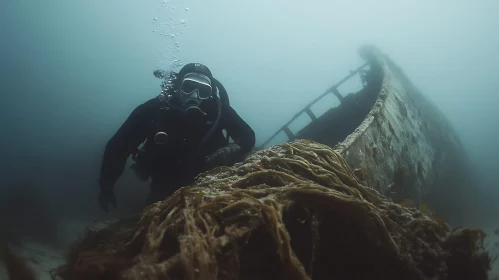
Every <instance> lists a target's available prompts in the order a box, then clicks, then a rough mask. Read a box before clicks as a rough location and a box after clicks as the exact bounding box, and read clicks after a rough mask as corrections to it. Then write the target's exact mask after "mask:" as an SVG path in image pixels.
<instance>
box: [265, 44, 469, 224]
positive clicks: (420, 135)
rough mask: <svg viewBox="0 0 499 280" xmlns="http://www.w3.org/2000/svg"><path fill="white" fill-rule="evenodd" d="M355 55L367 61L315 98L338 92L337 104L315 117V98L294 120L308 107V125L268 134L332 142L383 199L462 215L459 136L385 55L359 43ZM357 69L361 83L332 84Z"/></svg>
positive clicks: (463, 161)
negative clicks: (345, 88) (352, 87)
mask: <svg viewBox="0 0 499 280" xmlns="http://www.w3.org/2000/svg"><path fill="white" fill-rule="evenodd" d="M359 54H360V55H361V57H362V58H363V59H364V60H366V64H365V65H363V66H362V67H360V68H359V69H357V70H355V71H351V73H350V75H349V76H348V77H346V78H345V79H343V80H342V81H340V82H339V83H337V84H336V85H334V86H332V87H331V88H330V89H328V90H327V91H326V92H325V93H324V94H323V95H322V96H320V98H322V97H323V96H325V95H327V94H334V95H336V96H337V97H338V98H339V99H340V101H341V104H340V105H339V106H337V107H335V108H331V109H330V110H328V111H326V112H325V113H324V114H323V115H322V116H320V117H316V116H314V115H313V112H311V111H310V107H311V106H312V105H313V104H314V103H316V102H319V101H320V98H318V99H316V100H314V101H313V102H312V103H310V104H309V105H307V106H306V107H305V108H304V109H303V110H302V111H301V112H299V113H298V114H296V115H295V117H294V118H293V120H295V119H296V118H297V117H298V116H299V115H301V114H303V113H307V114H308V115H309V116H310V117H311V119H312V121H311V122H310V124H308V125H307V126H305V127H304V128H302V129H301V130H299V131H298V132H297V133H293V132H291V131H290V129H289V125H290V124H291V123H292V122H293V120H291V121H290V122H288V123H287V124H286V125H284V126H283V127H282V128H281V129H280V130H279V131H278V132H277V133H276V134H275V135H274V136H273V137H275V136H276V135H277V134H278V133H280V132H284V133H286V134H287V136H288V138H289V140H294V139H309V140H312V141H316V142H319V143H323V144H326V145H328V146H331V147H333V148H334V149H335V150H337V151H338V152H340V154H341V155H342V156H343V157H344V158H345V159H346V161H347V162H348V163H349V164H350V165H351V166H352V167H353V168H356V169H360V171H361V172H359V174H362V177H363V178H362V179H363V180H365V181H366V182H367V184H368V185H370V186H372V187H373V188H375V189H376V190H378V191H379V192H381V193H383V194H384V195H386V196H387V197H388V198H390V199H392V200H394V201H401V200H411V201H413V202H414V203H415V205H421V204H422V203H428V204H430V206H431V207H432V208H434V209H435V210H436V211H437V212H438V213H440V214H441V215H443V216H445V217H446V218H447V219H448V220H454V221H461V220H462V219H463V218H464V217H463V214H464V213H465V212H466V210H464V208H463V205H464V203H465V202H464V197H465V196H467V194H466V192H467V191H468V190H469V183H470V181H469V174H468V173H469V170H470V168H469V166H470V164H469V162H468V159H467V157H466V155H465V154H464V152H463V147H462V145H461V143H460V140H459V138H458V136H457V134H456V133H455V132H454V130H453V128H452V127H451V125H450V123H449V122H448V120H447V119H446V117H445V115H443V113H442V112H441V111H440V110H439V109H438V108H437V107H436V106H435V105H434V104H432V103H431V102H430V101H429V100H428V99H427V98H426V97H425V96H424V95H423V94H422V93H421V92H420V91H419V90H418V89H417V88H416V87H415V86H414V85H413V84H412V83H411V82H410V80H409V79H408V78H407V77H406V76H405V74H404V73H403V71H402V70H401V69H400V68H399V67H398V66H397V65H395V63H393V62H392V61H391V60H390V59H389V58H388V57H387V56H386V55H384V54H382V53H381V52H380V51H379V50H378V49H377V48H375V47H372V46H364V47H362V48H361V49H360V50H359ZM367 67H368V68H369V70H365V69H366V68H367ZM355 74H359V75H362V76H361V80H363V82H364V85H363V88H362V89H361V90H360V91H358V92H356V93H351V94H348V95H346V96H342V95H341V94H340V93H339V92H338V90H337V87H338V86H339V85H340V84H341V83H342V82H344V81H345V80H347V79H350V78H352V77H353V76H354V75H355ZM269 142H270V139H269V141H267V142H266V143H265V144H268V143H269ZM265 144H264V145H265ZM262 148H263V147H262Z"/></svg>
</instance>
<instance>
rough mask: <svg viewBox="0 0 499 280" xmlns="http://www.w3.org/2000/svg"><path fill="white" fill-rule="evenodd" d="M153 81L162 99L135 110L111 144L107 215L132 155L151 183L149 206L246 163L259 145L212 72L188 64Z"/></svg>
mask: <svg viewBox="0 0 499 280" xmlns="http://www.w3.org/2000/svg"><path fill="white" fill-rule="evenodd" d="M154 75H155V76H156V77H157V78H161V79H163V80H164V81H163V83H162V84H161V88H162V92H161V94H160V95H159V96H157V97H155V98H152V99H150V100H148V101H146V102H145V103H143V104H141V105H139V106H138V107H137V108H135V109H134V110H133V111H132V113H131V114H130V116H129V117H128V119H127V120H126V121H125V122H124V123H123V125H122V126H121V127H120V128H119V129H118V131H117V132H116V134H115V135H114V136H113V137H112V138H111V139H110V140H109V141H108V143H107V144H106V148H105V151H104V156H103V160H102V167H101V174H100V178H99V186H100V193H99V205H100V207H101V208H102V210H104V211H105V212H108V205H109V204H112V205H113V206H114V208H116V196H115V194H114V191H113V187H114V184H115V183H116V181H117V180H118V178H119V177H120V176H121V174H122V173H123V170H124V168H125V165H126V161H127V159H128V157H129V155H132V158H133V160H134V161H135V163H134V164H133V165H132V169H133V170H134V171H135V172H136V174H137V175H138V176H139V178H140V179H141V180H144V181H147V180H148V179H149V178H151V184H150V191H149V194H148V197H147V199H146V205H150V204H152V203H155V202H157V201H160V200H163V199H165V198H166V197H168V196H169V195H171V194H172V193H174V192H175V191H176V190H177V189H179V188H180V187H182V186H187V185H189V184H191V183H193V182H194V180H195V178H196V176H197V175H199V174H200V173H201V172H204V171H207V170H209V169H212V168H214V167H216V166H222V165H225V166H229V165H232V164H234V163H236V162H238V161H241V160H243V159H244V156H245V155H246V154H247V153H248V152H250V151H251V150H252V149H253V147H254V145H255V133H254V131H253V129H252V128H251V127H250V126H249V125H248V124H247V123H246V122H245V121H244V120H243V119H242V118H241V117H240V116H239V115H238V114H237V113H236V111H235V110H234V109H233V108H232V107H231V106H230V104H229V98H228V95H227V92H226V90H225V88H224V86H223V85H222V84H221V83H220V82H219V81H218V80H217V79H215V78H214V77H213V75H212V73H211V71H210V69H209V68H208V67H206V66H205V65H203V64H200V63H189V64H186V65H185V66H184V67H182V69H181V70H180V71H179V73H175V72H173V71H172V72H165V71H162V70H156V71H154ZM224 131H225V134H224ZM230 139H232V141H230ZM139 146H141V148H140V149H139Z"/></svg>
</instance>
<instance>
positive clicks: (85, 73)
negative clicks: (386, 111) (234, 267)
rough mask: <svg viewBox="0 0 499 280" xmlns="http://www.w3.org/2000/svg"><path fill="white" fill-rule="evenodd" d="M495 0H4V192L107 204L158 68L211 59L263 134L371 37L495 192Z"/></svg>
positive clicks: (342, 72)
mask: <svg viewBox="0 0 499 280" xmlns="http://www.w3.org/2000/svg"><path fill="white" fill-rule="evenodd" d="M497 11H499V1H493V0H491V1H486V0H482V1H428V0H425V1H346V0H345V1H333V0H330V1H326V0H322V1H319V0H312V1H294V0H286V1H284V0H279V1H268V0H267V1H262V0H258V1H229V0H212V1H193V0H192V1H180V0H179V1H177V0H170V1H131V0H127V1H117V0H108V1H97V0H88V1H62V0H57V1H56V0H45V1H35V0H31V1H13V0H4V1H1V3H0V36H1V43H0V51H1V56H0V62H1V63H0V106H1V108H0V121H1V131H2V132H1V134H0V144H1V145H2V147H3V155H4V158H3V160H2V161H1V164H2V166H1V168H0V175H1V177H0V178H1V188H2V190H0V193H4V194H5V193H6V192H9V191H12V190H15V189H16V188H26V189H27V190H28V191H27V192H29V191H30V188H36V189H37V190H42V192H41V193H43V194H44V196H46V197H47V198H46V199H47V201H50V204H51V208H52V209H51V211H55V212H57V213H59V214H61V215H66V216H67V217H70V216H78V217H80V218H82V219H84V218H88V217H95V216H99V215H105V214H103V213H101V211H100V209H98V205H97V193H98V185H97V180H98V175H99V171H100V162H101V159H102V154H103V151H104V146H105V144H106V142H107V141H108V140H109V138H110V137H111V136H112V135H113V134H114V133H115V132H116V130H117V129H118V128H119V126H120V125H121V124H122V123H123V122H124V120H125V119H126V118H127V117H128V115H129V114H130V113H131V111H132V110H133V109H134V108H135V107H136V106H138V105H140V104H141V103H143V102H145V101H147V100H148V99H150V98H153V97H155V96H157V95H158V94H159V93H160V82H161V81H160V80H158V79H156V78H155V77H154V76H153V74H152V73H153V71H154V70H155V69H159V68H162V69H167V70H176V71H178V70H179V67H180V66H181V65H183V64H185V63H189V62H200V63H203V64H206V65H207V66H208V67H209V68H210V69H211V71H212V72H213V74H214V76H215V77H216V78H217V79H218V80H220V81H221V82H222V83H223V84H224V86H225V87H226V89H227V91H228V93H229V96H230V100H231V105H232V107H233V108H234V109H235V110H236V111H237V112H238V113H239V115H240V116H241V117H242V118H243V119H245V120H246V121H247V122H248V124H249V125H251V127H252V128H253V129H254V131H255V133H256V138H257V146H258V145H260V144H262V143H263V142H264V141H265V140H267V139H268V138H269V137H270V136H271V135H272V134H273V133H274V132H275V131H276V130H277V129H279V128H280V126H281V125H283V124H284V123H286V122H287V121H288V120H289V119H290V118H291V117H293V115H294V114H295V113H296V112H297V111H299V110H300V109H302V107H303V106H304V104H306V103H308V102H310V101H311V100H313V99H314V98H315V97H317V96H318V95H320V94H321V93H322V92H324V90H326V89H327V88H328V87H330V86H331V85H332V84H333V83H335V82H337V81H338V80H340V79H341V78H343V77H344V76H346V75H347V74H348V71H350V70H353V69H355V68H357V67H358V66H360V65H361V64H362V63H363V61H362V60H361V58H360V57H359V55H358V54H357V49H358V48H359V47H360V46H361V45H362V44H366V43H369V44H374V45H375V46H377V47H378V48H380V49H381V51H382V52H384V53H386V54H388V55H389V56H390V57H391V58H392V59H393V60H394V61H395V62H396V63H397V64H398V65H400V66H401V67H402V68H403V70H404V72H405V73H406V74H407V75H408V77H409V78H410V79H411V80H412V82H413V83H414V84H415V85H416V86H417V87H418V88H419V89H420V90H421V91H422V92H423V93H424V94H425V96H426V97H428V98H429V99H430V100H432V101H433V102H434V103H435V104H436V105H437V106H438V107H439V108H440V109H441V110H442V111H443V112H444V113H445V115H446V116H447V117H448V119H449V120H450V122H451V123H452V125H453V126H454V128H455V129H456V131H457V133H458V135H459V136H460V137H461V140H462V142H463V144H464V146H465V149H466V152H467V153H468V154H469V155H470V158H471V159H472V161H473V162H474V163H475V164H476V166H477V168H478V169H479V170H480V171H481V172H482V174H483V175H482V176H483V181H482V183H483V185H481V186H477V187H480V189H481V191H484V192H488V193H490V196H495V197H497V198H499V191H498V190H497V185H496V184H495V181H496V174H497V172H498V171H499V167H498V165H497V162H498V160H499V149H498V148H497V139H498V138H499V125H498V123H499V113H498V108H499V79H498V77H499V54H498V50H499V33H498V32H497V30H498V29H499V17H497ZM126 173H127V174H129V173H131V172H130V170H129V168H128V167H127V170H126ZM124 176H131V177H132V176H133V175H124ZM146 188H147V186H144V191H146ZM26 195H28V194H26ZM37 197H38V196H37ZM117 198H118V208H119V209H120V210H121V211H124V208H126V207H127V205H129V206H130V207H135V206H137V205H136V204H134V203H136V202H135V201H132V199H131V198H129V197H128V198H127V194H126V193H124V192H123V190H120V189H117ZM21 200H22V199H21ZM128 200H130V201H128ZM137 203H138V202H137ZM30 205H31V204H26V205H25V206H23V207H30ZM109 215H112V214H109Z"/></svg>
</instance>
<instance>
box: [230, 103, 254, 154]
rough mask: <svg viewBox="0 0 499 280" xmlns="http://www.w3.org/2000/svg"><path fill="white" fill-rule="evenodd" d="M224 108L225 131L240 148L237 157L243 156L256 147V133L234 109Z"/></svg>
mask: <svg viewBox="0 0 499 280" xmlns="http://www.w3.org/2000/svg"><path fill="white" fill-rule="evenodd" d="M224 107H225V110H224V111H223V114H224V115H222V118H223V120H224V126H225V129H226V130H227V132H228V134H229V135H230V137H231V138H232V139H233V140H234V143H233V144H236V145H237V146H239V148H240V150H239V151H238V152H237V155H236V156H243V155H245V154H246V153H248V152H250V151H251V150H252V149H253V147H254V146H255V132H254V131H253V129H252V128H251V127H250V126H249V125H248V124H247V123H246V122H245V121H244V120H243V119H242V118H241V117H240V116H239V114H237V112H236V111H235V110H234V109H233V108H232V107H230V106H224Z"/></svg>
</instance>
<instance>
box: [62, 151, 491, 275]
mask: <svg viewBox="0 0 499 280" xmlns="http://www.w3.org/2000/svg"><path fill="white" fill-rule="evenodd" d="M368 172H369V170H368ZM359 174H361V173H359ZM135 221H136V223H134V220H133V219H131V220H129V221H127V223H115V224H113V225H111V226H110V227H108V228H104V229H96V230H91V231H89V232H88V233H87V235H86V237H85V238H84V239H83V240H82V241H81V242H80V243H78V244H77V245H76V246H75V248H74V249H73V250H72V251H71V252H70V254H69V257H68V263H67V265H66V266H64V267H61V268H59V269H58V270H57V271H56V273H55V274H57V275H59V276H61V277H62V278H63V279H74V280H77V279H429V278H432V279H487V278H486V277H487V276H486V272H487V270H488V269H489V266H490V258H489V257H488V254H487V253H484V252H481V251H480V249H481V242H482V241H483V232H481V231H479V230H473V229H460V230H455V231H452V230H451V229H450V228H449V226H448V225H446V224H445V223H443V222H442V221H440V220H436V219H434V217H433V215H432V213H431V212H430V211H428V210H427V209H425V210H419V209H415V208H406V207H403V206H400V205H398V204H395V203H392V202H390V201H388V200H386V198H385V197H384V196H383V195H381V194H380V193H378V192H377V191H376V190H375V189H373V188H371V187H369V186H367V185H365V184H364V183H362V182H361V181H360V180H359V179H358V178H357V177H356V176H355V173H354V172H353V170H352V169H350V167H349V166H348V164H347V163H346V161H345V160H344V159H343V157H342V156H341V155H340V154H339V153H338V152H336V151H334V150H332V149H331V148H329V147H328V146H326V145H322V144H318V143H315V142H309V141H294V142H292V143H285V144H282V145H279V146H274V147H272V148H269V149H266V150H262V151H258V152H256V153H254V154H252V155H250V156H249V157H248V158H247V159H246V160H245V161H244V162H242V163H238V164H236V165H235V166H233V167H220V168H216V169H213V170H211V171H209V172H207V173H204V174H202V175H200V177H199V178H198V180H197V182H196V183H194V184H193V185H192V186H189V187H184V188H181V189H180V190H178V191H177V192H176V193H175V194H173V195H172V196H170V197H169V198H168V199H166V200H164V201H162V202H158V203H156V204H154V205H152V206H150V207H148V208H147V209H145V211H144V212H143V213H142V215H141V216H140V218H137V219H136V220H135Z"/></svg>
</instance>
